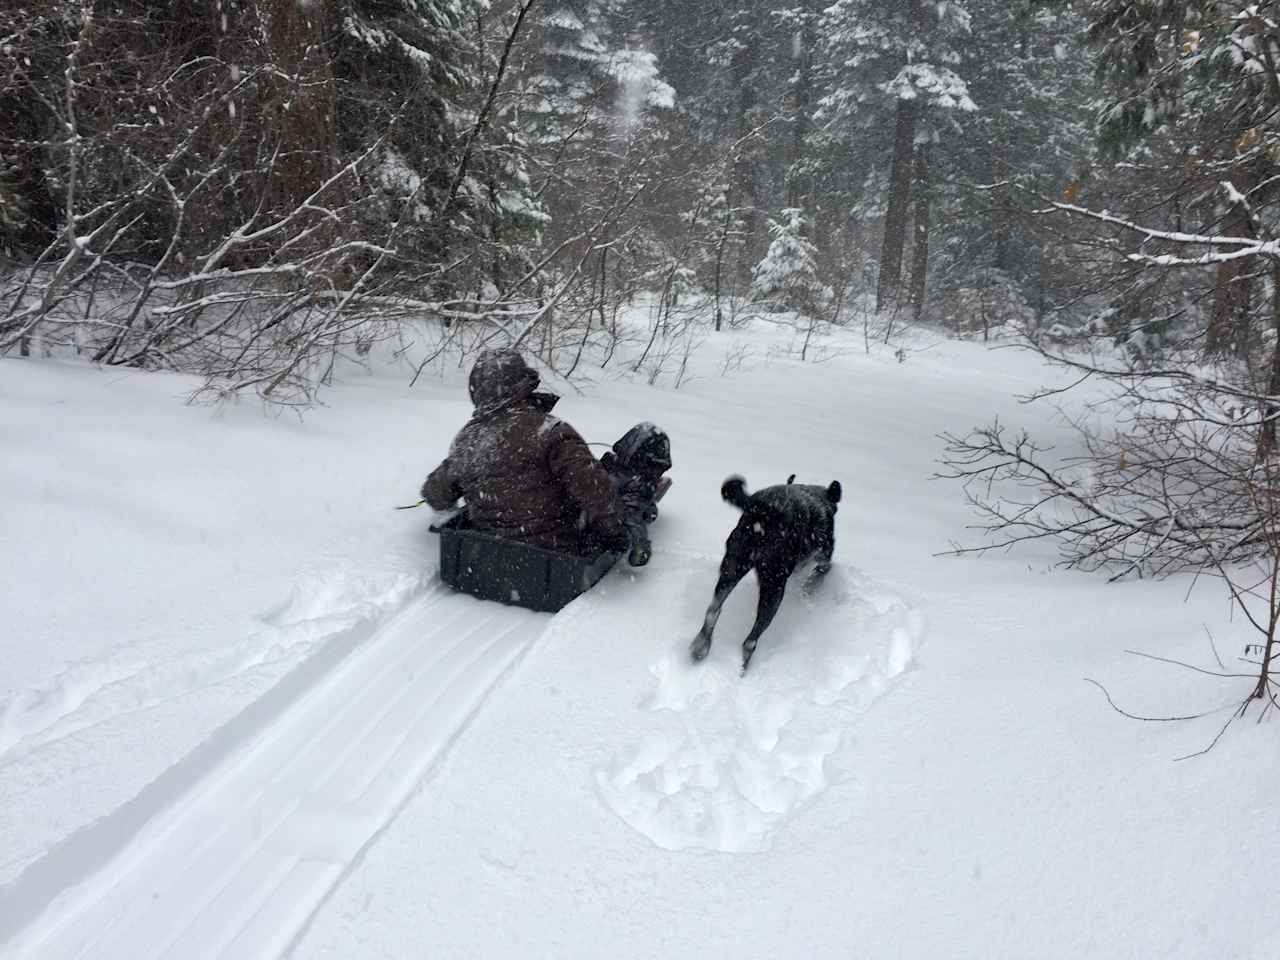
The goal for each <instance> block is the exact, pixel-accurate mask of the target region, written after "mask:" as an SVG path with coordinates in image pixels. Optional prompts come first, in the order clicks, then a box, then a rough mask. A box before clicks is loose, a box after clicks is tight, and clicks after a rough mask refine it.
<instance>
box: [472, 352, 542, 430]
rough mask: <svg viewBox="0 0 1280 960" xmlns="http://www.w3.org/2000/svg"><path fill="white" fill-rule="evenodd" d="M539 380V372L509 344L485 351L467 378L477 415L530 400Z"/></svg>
mask: <svg viewBox="0 0 1280 960" xmlns="http://www.w3.org/2000/svg"><path fill="white" fill-rule="evenodd" d="M540 380H541V378H540V377H539V376H538V371H536V370H534V369H533V368H532V367H530V366H529V365H528V364H527V363H525V362H524V357H522V356H520V354H519V352H518V351H516V350H512V349H510V348H508V347H502V348H499V349H497V350H486V351H484V352H483V353H481V354H480V356H479V357H478V358H477V359H476V362H475V366H473V367H472V368H471V377H470V379H469V381H468V387H469V389H470V392H471V402H472V404H474V406H475V408H476V414H477V415H480V416H483V415H485V414H488V413H493V412H495V411H497V410H501V409H502V408H503V407H506V406H509V405H510V404H512V403H515V402H517V401H520V400H527V399H529V398H530V397H532V396H533V393H534V391H535V390H537V389H538V383H539V382H540Z"/></svg>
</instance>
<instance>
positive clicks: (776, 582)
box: [742, 570, 787, 673]
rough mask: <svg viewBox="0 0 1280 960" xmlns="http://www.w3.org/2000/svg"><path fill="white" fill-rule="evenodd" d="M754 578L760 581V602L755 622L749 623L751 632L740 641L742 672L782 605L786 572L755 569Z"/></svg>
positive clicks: (785, 589)
mask: <svg viewBox="0 0 1280 960" xmlns="http://www.w3.org/2000/svg"><path fill="white" fill-rule="evenodd" d="M756 579H758V580H759V581H760V603H759V605H758V606H757V607H756V622H755V623H753V624H752V625H751V632H750V633H748V634H747V639H745V640H743V641H742V672H743V673H746V672H747V667H748V665H749V664H750V663H751V657H752V654H754V653H755V652H756V643H757V642H759V640H760V635H761V634H762V633H764V632H765V630H766V629H767V628H768V626H769V624H771V623H773V618H774V616H776V615H777V613H778V608H779V607H780V606H782V597H783V595H784V594H785V593H786V592H787V574H786V572H785V571H782V570H774V571H770V572H765V571H763V570H756Z"/></svg>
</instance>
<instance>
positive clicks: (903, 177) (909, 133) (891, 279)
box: [876, 100, 919, 313]
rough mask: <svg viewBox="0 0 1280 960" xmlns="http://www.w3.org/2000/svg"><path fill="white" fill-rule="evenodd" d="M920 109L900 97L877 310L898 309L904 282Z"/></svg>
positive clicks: (879, 311) (912, 101) (913, 102)
mask: <svg viewBox="0 0 1280 960" xmlns="http://www.w3.org/2000/svg"><path fill="white" fill-rule="evenodd" d="M918 115H919V110H918V109H917V107H916V101H915V100H899V101H898V109H897V116H896V118H895V120H894V128H893V161H892V162H893V166H892V168H891V169H890V172H889V209H888V212H887V213H886V214H885V218H884V243H883V245H882V246H881V249H880V276H879V279H878V282H877V283H876V312H877V313H883V312H885V311H886V310H888V311H892V310H895V309H896V308H897V306H898V294H899V288H900V286H901V283H902V250H903V247H904V246H905V244H906V239H907V212H908V208H909V207H910V205H911V167H912V155H913V153H914V150H913V145H914V141H915V136H916V120H917V118H918Z"/></svg>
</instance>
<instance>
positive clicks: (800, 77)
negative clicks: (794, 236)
mask: <svg viewBox="0 0 1280 960" xmlns="http://www.w3.org/2000/svg"><path fill="white" fill-rule="evenodd" d="M812 5H813V0H806V2H805V4H804V8H803V10H802V11H801V16H802V19H801V23H800V25H799V27H798V28H797V29H796V33H795V36H794V38H793V40H792V42H793V47H792V50H791V58H792V60H794V61H795V66H796V72H795V77H796V79H795V84H794V87H793V91H794V93H793V97H792V111H793V117H792V121H791V151H790V152H791V156H790V157H789V158H788V160H789V162H788V164H787V206H788V207H804V208H806V209H810V208H811V207H812V204H811V203H810V202H809V200H810V198H809V194H810V193H811V192H812V186H811V179H812V178H811V177H809V176H808V175H807V174H806V173H805V172H804V159H805V144H806V142H807V141H808V139H809V128H810V113H811V111H812V101H813V46H814V35H813V19H814V16H816V14H814V13H813V12H812V11H810V9H809V7H810V6H812Z"/></svg>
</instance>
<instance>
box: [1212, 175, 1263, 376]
mask: <svg viewBox="0 0 1280 960" xmlns="http://www.w3.org/2000/svg"><path fill="white" fill-rule="evenodd" d="M1231 183H1232V185H1233V186H1234V187H1235V188H1236V189H1237V190H1239V191H1240V192H1241V193H1242V194H1244V195H1245V196H1248V195H1249V192H1250V191H1251V190H1252V188H1253V177H1252V175H1251V173H1250V172H1249V171H1247V170H1237V171H1236V172H1234V173H1233V174H1232V175H1231ZM1222 231H1223V233H1224V234H1225V235H1226V236H1229V237H1252V236H1253V235H1254V233H1253V225H1252V224H1251V223H1250V222H1249V216H1248V213H1247V212H1246V211H1245V210H1244V209H1243V208H1242V205H1241V204H1238V203H1233V204H1232V205H1231V208H1230V210H1229V211H1228V212H1227V216H1226V218H1225V220H1224V223H1223V228H1222ZM1254 266H1255V261H1254V258H1253V257H1242V258H1240V259H1237V260H1227V261H1224V262H1223V263H1220V264H1218V270H1217V276H1216V277H1215V279H1214V284H1213V311H1212V313H1211V314H1210V316H1209V326H1208V329H1207V330H1206V331H1205V336H1204V350H1205V353H1206V354H1207V355H1209V356H1221V355H1224V354H1228V353H1233V352H1238V351H1240V350H1242V349H1244V347H1245V345H1246V341H1247V340H1248V327H1249V301H1250V299H1251V296H1250V295H1251V293H1252V283H1253V282H1252V280H1250V279H1249V275H1250V274H1252V273H1253V271H1254Z"/></svg>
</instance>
